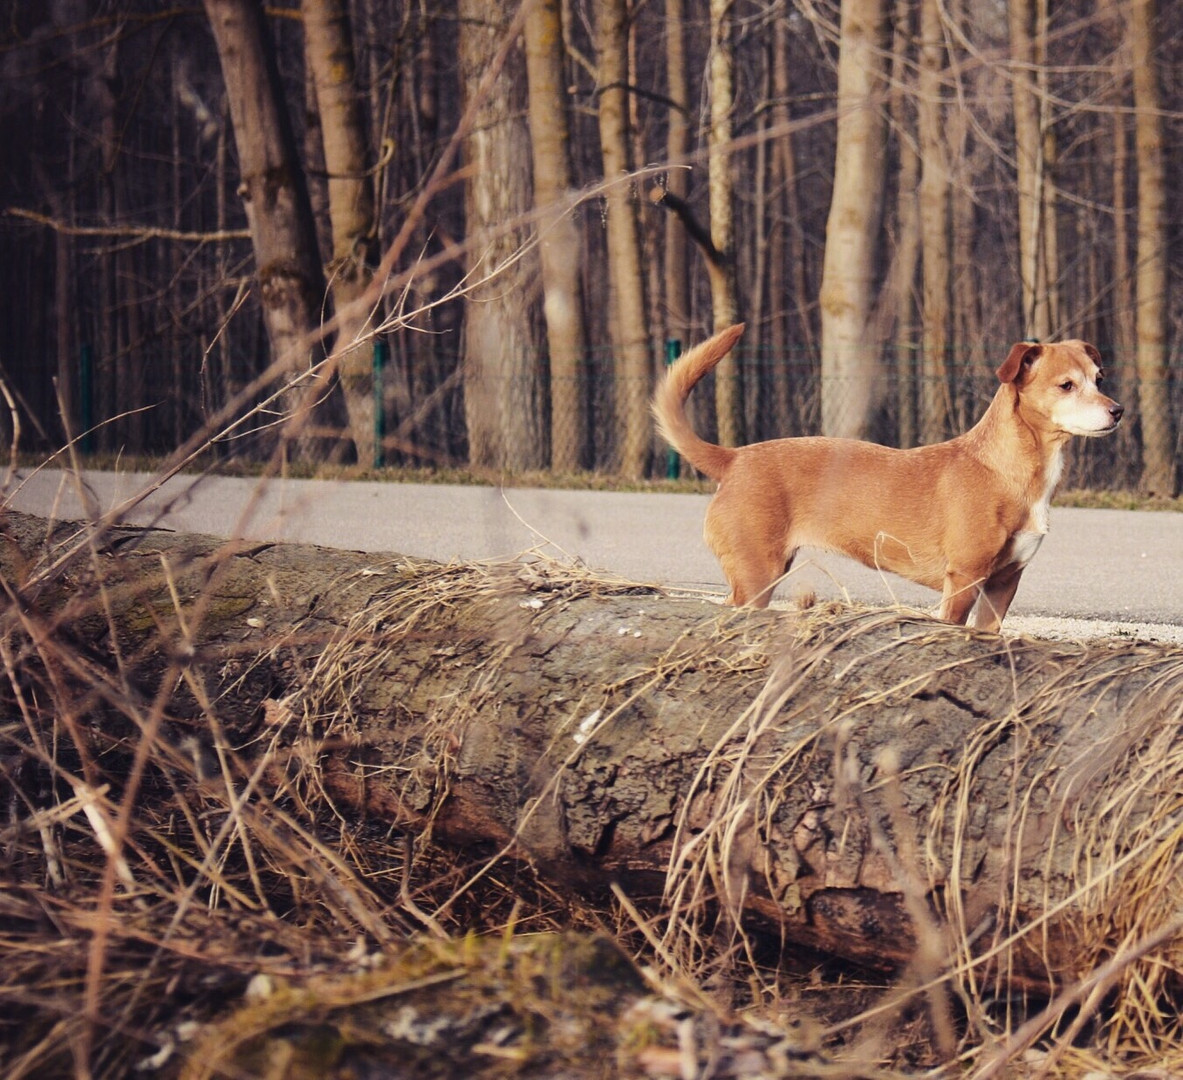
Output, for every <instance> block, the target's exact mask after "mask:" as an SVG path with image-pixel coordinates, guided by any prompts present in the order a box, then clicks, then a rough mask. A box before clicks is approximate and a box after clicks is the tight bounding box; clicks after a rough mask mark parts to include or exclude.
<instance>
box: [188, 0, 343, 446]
mask: <svg viewBox="0 0 1183 1080" xmlns="http://www.w3.org/2000/svg"><path fill="white" fill-rule="evenodd" d="M204 3H205V10H206V13H207V15H208V17H209V21H210V26H211V28H212V29H213V32H214V40H215V42H216V43H217V47H218V56H219V59H220V60H221V66H222V77H223V79H224V81H225V84H226V96H227V99H228V101H229V104H230V116H231V120H232V122H233V125H234V139H235V144H236V146H237V148H238V167H239V172H240V175H241V184H240V187H239V193H240V194H241V196H242V201H243V206H244V207H245V209H246V217H247V223H248V225H249V227H250V231H251V242H252V244H253V246H254V252H255V265H256V274H257V277H258V281H259V296H260V303H261V305H262V310H263V320H264V322H265V324H266V327H267V335H268V337H269V338H270V341H271V351H272V355H273V357H274V358H275V359H276V360H279V361H281V362H282V363H283V364H284V365H285V367H286V369H287V370H288V371H289V372H290V373H292V374H293V375H295V374H298V373H300V372H302V371H303V370H305V369H306V368H307V367H308V366H309V361H310V358H311V354H310V347H309V342H310V340H311V335H312V334H313V333H314V331H315V330H316V328H317V326H318V325H319V322H320V305H321V302H322V300H323V297H324V293H325V288H324V277H323V276H322V274H321V268H320V258H319V254H318V251H317V243H316V233H315V230H314V227H313V222H312V211H311V208H310V206H309V202H308V192H307V189H306V188H305V186H304V174H303V170H302V169H301V168H300V164H299V161H298V160H297V157H296V151H295V142H294V140H293V137H292V131H291V125H290V123H289V118H288V114H287V110H286V108H285V106H284V103H283V96H282V93H281V91H280V88H279V77H278V74H277V73H276V70H275V63H274V58H273V56H272V50H271V43H270V40H269V37H268V34H267V28H266V26H265V24H264V21H263V20H264V16H263V8H262V5H261V4H260V3H258V0H204ZM310 389H311V393H312V394H314V395H315V396H316V397H318V398H324V397H325V396H326V395H327V393H328V391H327V389H325V388H324V387H323V384H322V386H321V388H319V389H318V388H316V387H312V388H310ZM312 400H313V399H312V398H310V397H308V396H306V395H305V394H304V393H301V394H299V395H297V396H296V398H294V399H291V400H289V402H288V404H289V406H290V407H292V408H304V407H307V406H308V405H310V404H311V401H312ZM297 449H298V451H299V452H306V451H307V450H308V449H310V444H309V443H308V442H307V441H306V440H304V439H303V438H302V437H301V438H299V441H298V442H297Z"/></svg>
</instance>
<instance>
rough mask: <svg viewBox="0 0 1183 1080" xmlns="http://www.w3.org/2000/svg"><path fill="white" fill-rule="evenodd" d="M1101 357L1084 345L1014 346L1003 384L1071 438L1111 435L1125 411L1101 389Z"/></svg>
mask: <svg viewBox="0 0 1183 1080" xmlns="http://www.w3.org/2000/svg"><path fill="white" fill-rule="evenodd" d="M1104 377H1105V373H1104V372H1103V371H1102V370H1101V354H1100V353H1099V352H1097V350H1096V349H1095V348H1093V346H1092V345H1089V344H1087V343H1086V342H1083V341H1060V342H1057V343H1055V344H1048V345H1039V344H1033V343H1032V342H1029V341H1020V342H1019V343H1018V344H1017V345H1014V346H1013V347H1012V348H1011V351H1010V354H1009V355H1008V356H1007V358H1006V361H1005V362H1004V363H1003V365H1002V367H1000V368H999V369H998V380H999V382H1002V383H1010V384H1011V385H1013V386H1014V387H1015V389H1016V391H1017V392H1018V397H1019V401H1020V402H1021V404H1022V405H1024V406H1026V407H1027V408H1028V409H1029V410H1030V411H1032V412H1033V413H1034V414H1035V415H1037V416H1038V417H1040V418H1042V419H1043V420H1044V421H1045V422H1046V423H1047V424H1048V425H1050V426H1051V427H1052V428H1054V429H1056V430H1058V431H1063V432H1066V433H1067V434H1069V435H1108V434H1109V433H1110V432H1111V431H1112V430H1113V429H1114V428H1115V427H1117V424H1118V421H1120V420H1121V416H1122V413H1123V412H1125V409H1124V407H1123V406H1121V405H1119V404H1118V403H1117V402H1116V401H1114V400H1113V399H1112V398H1111V397H1106V396H1105V395H1104V394H1103V393H1101V391H1100V389H1099V387H1100V384H1101V381H1102V380H1103V379H1104Z"/></svg>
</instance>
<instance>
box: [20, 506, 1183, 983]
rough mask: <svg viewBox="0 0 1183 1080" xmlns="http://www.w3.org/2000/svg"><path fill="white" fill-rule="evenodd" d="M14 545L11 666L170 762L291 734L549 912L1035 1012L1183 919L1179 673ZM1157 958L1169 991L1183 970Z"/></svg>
mask: <svg viewBox="0 0 1183 1080" xmlns="http://www.w3.org/2000/svg"><path fill="white" fill-rule="evenodd" d="M0 529H2V532H3V541H2V543H0V548H2V554H0V571H2V574H3V579H4V583H5V586H6V588H7V589H8V592H9V596H10V599H11V600H12V603H11V604H10V605H9V609H8V612H7V614H6V615H5V616H4V634H5V637H6V639H7V640H8V642H9V645H8V649H9V655H10V656H12V655H15V654H16V653H18V652H20V649H21V648H24V649H25V654H26V656H27V657H28V658H30V659H29V662H32V659H31V658H33V657H34V655H35V653H36V647H35V646H36V643H38V642H42V643H43V642H45V641H46V640H49V639H50V638H52V637H54V636H55V635H56V636H57V637H58V638H68V640H69V641H70V643H71V645H72V647H73V648H75V650H76V652H77V655H79V656H81V657H83V658H84V660H83V661H79V663H80V664H81V666H80V667H79V669H78V671H76V672H75V674H77V675H79V676H80V677H81V673H82V672H83V671H84V670H85V672H88V673H89V676H88V677H90V678H92V679H93V680H94V689H93V691H92V692H93V694H94V696H95V699H96V700H101V699H102V698H103V697H104V695H105V694H109V693H110V692H111V691H110V690H109V688H108V689H105V687H109V686H114V685H115V684H118V685H120V686H123V687H129V686H130V687H132V688H133V689H135V690H136V692H138V693H139V694H140V695H142V700H143V701H144V702H145V703H155V704H154V707H155V708H156V709H157V711H158V712H159V713H160V715H161V722H160V725H159V732H160V736H161V738H162V739H164V740H165V741H166V742H167V743H168V744H169V745H171V746H174V747H175V746H181V745H183V744H185V743H186V740H192V739H195V738H196V739H201V738H208V733H209V731H210V730H211V729H210V718H211V716H214V717H216V723H217V727H218V729H219V731H223V732H224V735H221V736H220V737H222V738H224V740H225V744H226V745H225V747H222V748H221V749H224V750H226V749H228V751H229V752H232V753H231V756H232V758H233V759H234V761H236V762H237V766H238V768H239V773H240V775H244V776H245V775H247V774H249V773H250V771H251V762H252V754H254V753H257V748H258V747H259V746H260V744H261V743H264V742H266V743H268V744H269V745H276V744H281V745H283V744H286V745H288V746H290V747H292V748H294V753H293V757H292V759H291V760H296V759H298V760H299V761H300V762H301V763H302V767H307V766H308V764H309V762H310V761H311V762H313V763H314V764H315V766H316V769H317V771H318V782H319V783H321V784H323V786H324V788H325V789H326V790H327V791H328V792H329V793H330V794H331V796H332V797H333V799H334V800H336V802H337V803H338V804H339V805H340V804H348V805H349V806H351V807H352V808H353V810H354V812H356V813H359V814H365V815H368V816H369V817H370V818H371V819H377V820H380V821H385V822H388V823H390V824H392V825H396V826H398V827H400V828H404V829H408V830H412V831H414V832H423V831H430V833H431V835H432V836H433V837H434V838H435V839H436V840H437V841H439V842H441V843H444V844H456V845H465V844H470V843H473V842H475V841H480V842H485V843H490V842H491V843H493V844H496V845H499V846H503V847H504V849H505V851H506V852H507V853H511V854H514V855H515V856H519V857H526V858H528V859H530V860H532V861H533V862H534V863H535V865H536V866H537V867H538V868H539V869H540V871H541V872H542V873H543V874H545V875H547V876H548V877H550V878H551V879H552V880H553V881H555V882H557V883H558V884H560V885H561V886H563V887H564V888H577V889H580V890H586V891H589V892H591V893H602V892H604V891H606V889H607V887H608V885H609V883H611V882H614V881H619V882H621V883H623V885H624V887H625V889H626V891H628V892H630V893H632V894H633V895H635V896H647V897H648V898H649V901H650V902H655V898H656V897H657V896H659V895H660V896H663V897H664V899H663V901H662V902H663V903H664V904H665V905H666V907H667V910H668V911H670V912H671V913H672V914H673V915H683V916H685V915H690V914H693V913H694V912H698V911H704V910H708V909H711V908H712V906H713V907H714V908H716V909H722V910H724V911H725V912H728V913H730V914H731V915H732V916H733V917H734V918H735V920H736V922H737V924H738V925H740V926H746V927H749V928H752V929H753V930H758V929H772V930H774V931H775V933H776V934H779V935H781V939H782V940H784V941H787V942H791V943H799V944H802V945H806V946H809V947H811V948H814V949H818V950H822V951H825V952H828V953H832V954H835V955H837V956H840V957H844V958H847V959H850V960H854V961H857V962H860V963H863V964H874V965H880V966H898V965H903V964H908V963H909V962H912V961H914V960H916V958H917V956H918V955H926V956H929V957H930V961H931V962H928V963H926V964H922V965H921V966H922V968H925V969H926V970H927V969H929V968H932V967H933V964H934V963H935V964H936V966H938V967H939V966H942V965H944V966H949V965H955V966H958V967H959V969H960V974H961V976H962V977H963V978H965V979H968V980H970V981H972V982H975V983H977V984H978V985H980V984H981V981H982V980H983V979H986V978H988V977H1002V978H1005V979H1006V980H1008V982H1009V983H1011V984H1015V983H1018V984H1023V985H1027V986H1033V987H1040V988H1048V987H1054V986H1055V985H1057V984H1061V983H1062V982H1063V981H1064V980H1068V979H1073V978H1078V977H1081V976H1083V975H1085V974H1086V973H1087V972H1089V971H1092V970H1093V969H1094V968H1095V967H1096V966H1097V965H1098V964H1099V963H1100V962H1101V961H1102V960H1103V959H1105V958H1107V957H1108V956H1110V955H1111V954H1112V953H1113V952H1114V951H1117V950H1119V949H1121V948H1125V947H1128V946H1129V945H1130V944H1131V943H1133V942H1136V941H1138V940H1140V939H1142V938H1144V937H1146V936H1147V935H1149V934H1152V933H1154V932H1155V931H1157V930H1161V929H1162V927H1163V926H1164V925H1165V924H1168V923H1169V922H1170V920H1171V919H1173V918H1176V917H1177V914H1176V913H1177V911H1178V909H1179V900H1180V888H1179V880H1178V870H1179V865H1180V852H1179V842H1180V837H1181V836H1183V802H1181V800H1180V797H1179V791H1180V790H1183V784H1181V783H1180V774H1181V772H1183V739H1180V736H1179V728H1180V720H1181V719H1183V651H1181V650H1178V649H1168V648H1162V647H1158V646H1153V645H1147V644H1140V643H1135V642H1107V643H1099V644H1091V645H1081V644H1061V643H1051V642H1041V641H1033V640H1028V639H1022V638H1005V637H999V636H997V635H991V634H983V633H976V632H973V631H968V630H965V629H963V628H957V627H950V626H945V625H942V624H938V623H935V622H933V621H932V620H930V619H927V618H925V617H923V616H920V615H916V614H909V613H906V612H895V611H869V610H850V609H842V608H826V609H824V610H815V611H811V612H807V613H803V614H786V613H777V612H748V611H741V612H736V611H732V610H728V609H721V608H719V607H717V606H715V605H713V604H710V603H707V602H702V601H693V600H682V599H670V598H668V597H666V596H664V595H662V594H661V593H659V592H657V591H655V590H652V589H648V588H643V587H639V586H636V585H633V584H630V583H626V582H618V581H611V580H607V579H605V578H603V577H597V576H594V575H591V574H588V573H586V572H582V571H579V570H572V569H569V568H564V567H561V566H556V565H552V564H550V563H546V562H539V561H535V562H527V563H521V564H517V563H514V564H504V565H477V566H470V565H456V566H440V565H438V564H431V563H425V562H419V561H415V560H410V559H404V558H400V557H398V556H389V557H375V556H370V555H364V554H359V553H350V552H340V551H329V550H324V549H318V548H311V547H299V546H294V545H259V544H250V545H248V544H242V543H238V544H234V543H226V542H224V541H220V540H217V539H214V538H209V537H199V536H179V535H174V534H169V533H165V532H153V531H150V530H139V529H118V530H107V531H105V532H103V533H99V534H93V533H92V534H91V535H89V536H88V535H87V534H86V533H85V532H82V533H79V532H78V527H77V526H74V525H61V524H59V525H57V526H56V527H54V528H53V529H50V528H49V527H48V526H47V524H46V523H45V522H43V521H39V520H37V519H34V518H27V517H24V516H21V515H18V514H15V513H8V514H6V515H5V516H4V517H3V519H2V522H0ZM20 641H25V642H30V641H31V642H33V643H34V644H33V646H22V645H15V644H14V642H20ZM9 675H10V678H12V679H16V678H17V677H16V675H15V672H14V668H13V665H12V664H11V663H9ZM182 675H183V676H185V677H184V678H182V677H181V676H182ZM17 681H19V679H17ZM14 685H15V682H14ZM147 711H150V710H148V709H147V706H146V712H147ZM273 771H274V770H273ZM271 779H272V782H273V783H276V784H278V783H282V782H284V780H285V778H284V777H283V776H282V775H272V777H271ZM677 924H678V919H676V918H671V919H670V920H669V925H670V926H671V927H672V928H673V927H675V926H676V925H677ZM670 933H671V934H673V933H675V930H674V929H671V931H670ZM1165 936H1167V938H1168V940H1167V941H1166V944H1165V945H1164V950H1163V951H1161V952H1160V953H1159V954H1158V958H1159V960H1163V959H1164V958H1165V963H1159V962H1156V963H1154V964H1152V965H1150V966H1149V967H1148V968H1147V969H1145V970H1143V971H1142V973H1141V975H1140V976H1139V977H1140V978H1143V979H1146V980H1148V982H1149V984H1150V986H1151V988H1153V987H1154V986H1161V985H1162V983H1163V980H1164V979H1166V978H1168V977H1169V976H1170V973H1171V972H1173V971H1176V970H1178V968H1177V964H1178V963H1179V962H1180V961H1183V948H1180V945H1179V944H1178V943H1177V942H1176V941H1175V940H1174V938H1173V937H1170V936H1169V935H1165ZM934 950H936V952H934ZM937 952H939V958H938V959H937V960H936V961H932V960H931V958H932V956H934V955H937ZM988 973H989V974H988Z"/></svg>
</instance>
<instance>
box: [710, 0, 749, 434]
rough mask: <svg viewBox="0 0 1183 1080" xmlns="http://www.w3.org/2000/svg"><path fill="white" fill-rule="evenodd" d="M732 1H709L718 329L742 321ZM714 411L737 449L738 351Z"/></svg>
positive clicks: (722, 371)
mask: <svg viewBox="0 0 1183 1080" xmlns="http://www.w3.org/2000/svg"><path fill="white" fill-rule="evenodd" d="M732 3H733V0H710V5H711V56H710V83H711V124H710V131H709V137H708V156H707V176H708V187H709V196H710V213H711V244H712V245H713V247H714V249H715V252H716V254H717V255H718V263H717V264H716V265H715V267H714V269H713V271H712V272H711V274H710V282H711V317H712V322H713V325H714V328H715V331H716V332H718V331H719V330H724V329H726V328H727V327H728V326H732V325H734V324H735V323H737V322H738V321H739V301H738V299H737V297H736V282H735V250H734V249H735V223H734V218H735V213H734V208H733V206H732V201H733V199H734V190H733V189H734V184H733V181H732V163H731V162H732V158H731V113H732V110H733V109H734V107H735V105H734V100H733V98H734V90H733V85H732V84H733V82H734V66H735V57H734V49H733V46H732V44H731V6H732ZM715 412H716V415H717V418H718V433H719V442H720V443H722V445H724V446H738V445H739V444H740V443H741V442H742V441H743V384H742V381H741V376H740V368H739V361H738V359H737V357H736V354H735V351H734V350H733V351H732V352H731V353H729V354H728V355H727V356H726V357H724V359H723V360H722V361H720V363H719V365H718V367H716V368H715Z"/></svg>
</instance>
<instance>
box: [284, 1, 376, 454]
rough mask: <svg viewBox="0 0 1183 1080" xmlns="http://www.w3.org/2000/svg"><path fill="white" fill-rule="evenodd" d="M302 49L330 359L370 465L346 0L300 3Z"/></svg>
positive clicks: (361, 140)
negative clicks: (323, 244)
mask: <svg viewBox="0 0 1183 1080" xmlns="http://www.w3.org/2000/svg"><path fill="white" fill-rule="evenodd" d="M300 10H301V13H302V15H303V18H304V51H305V55H306V56H307V58H308V67H309V68H310V70H311V73H312V79H313V84H314V86H315V88H316V103H317V106H318V109H319V113H320V133H321V141H322V144H323V146H324V162H325V171H326V172H327V173H328V193H329V221H330V223H331V226H332V246H333V255H332V259H331V260H330V261H329V264H328V266H327V267H326V276H327V278H328V282H329V289H330V290H331V292H332V297H333V312H334V314H335V316H336V320H337V331H336V334H335V335H334V340H333V355H334V363H335V367H336V369H337V373H338V376H339V378H340V380H341V390H342V392H343V395H344V398H345V411H346V414H347V415H348V417H349V433H350V435H351V436H352V438H353V444H354V446H356V447H357V458H358V461H359V462H361V463H363V464H365V465H370V464H372V463H373V462H374V455H375V445H374V379H373V371H374V365H373V360H372V356H373V344H372V341H371V334H370V331H371V329H372V327H373V320H372V319H371V312H370V309H369V308H368V307H359V306H358V302H359V301H360V299H361V297H362V295H363V294H364V293H365V291H366V289H367V287H368V286H369V284H370V280H371V277H372V272H371V268H370V263H371V259H370V251H371V249H372V247H373V242H374V233H375V221H374V194H373V183H372V180H371V178H370V176H369V173H368V171H367V168H368V164H369V162H368V153H367V145H368V140H367V137H366V127H365V118H364V116H363V115H362V109H361V100H360V97H359V94H358V90H357V75H356V64H355V62H354V56H353V32H352V29H351V27H350V23H349V10H348V4H347V3H346V2H345V0H303V2H302V4H301V7H300Z"/></svg>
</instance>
